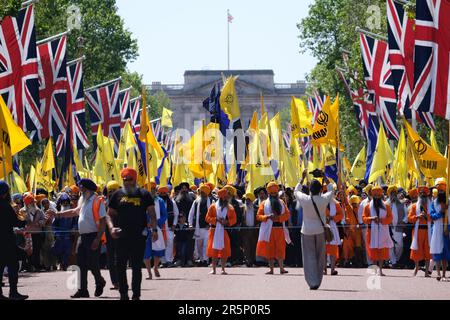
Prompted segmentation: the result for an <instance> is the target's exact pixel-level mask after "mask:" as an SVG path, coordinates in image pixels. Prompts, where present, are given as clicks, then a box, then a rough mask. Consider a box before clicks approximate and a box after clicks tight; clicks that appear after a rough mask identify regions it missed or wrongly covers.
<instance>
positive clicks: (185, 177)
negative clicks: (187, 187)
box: [172, 131, 194, 186]
mask: <svg viewBox="0 0 450 320" xmlns="http://www.w3.org/2000/svg"><path fill="white" fill-rule="evenodd" d="M180 139H181V138H180V135H179V133H178V131H177V135H176V139H175V146H174V152H173V162H172V163H173V174H172V185H174V186H178V185H179V184H180V183H182V182H188V183H189V184H192V183H193V182H194V176H193V175H192V173H191V171H190V170H189V167H188V165H187V164H186V163H185V160H186V161H187V159H185V155H184V154H185V153H186V152H188V151H189V149H188V148H187V147H186V146H185V145H184V144H182V143H181V141H180Z"/></svg>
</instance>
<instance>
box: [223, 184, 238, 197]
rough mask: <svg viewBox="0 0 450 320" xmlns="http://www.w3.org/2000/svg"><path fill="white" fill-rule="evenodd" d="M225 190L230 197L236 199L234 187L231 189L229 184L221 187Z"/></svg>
mask: <svg viewBox="0 0 450 320" xmlns="http://www.w3.org/2000/svg"><path fill="white" fill-rule="evenodd" d="M223 188H224V189H225V190H227V191H228V192H229V193H230V195H231V196H232V197H236V195H237V191H236V188H235V187H233V186H230V185H229V184H227V185H226V186H225V187H223Z"/></svg>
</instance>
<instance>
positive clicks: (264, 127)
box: [259, 112, 272, 164]
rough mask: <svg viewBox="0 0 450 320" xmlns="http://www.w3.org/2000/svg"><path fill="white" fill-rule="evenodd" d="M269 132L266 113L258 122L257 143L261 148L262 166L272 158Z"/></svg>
mask: <svg viewBox="0 0 450 320" xmlns="http://www.w3.org/2000/svg"><path fill="white" fill-rule="evenodd" d="M270 137H271V130H270V123H269V118H268V114H267V112H265V113H263V115H262V116H261V120H259V139H260V140H259V141H260V144H259V145H260V146H261V149H260V150H261V157H262V158H261V161H262V163H263V164H268V163H269V162H270V159H271V157H272V148H271V140H270Z"/></svg>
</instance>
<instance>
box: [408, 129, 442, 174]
mask: <svg viewBox="0 0 450 320" xmlns="http://www.w3.org/2000/svg"><path fill="white" fill-rule="evenodd" d="M403 123H404V125H405V128H406V132H407V134H408V140H409V141H410V142H411V147H412V150H413V153H414V157H415V158H416V160H417V162H418V164H419V167H420V171H421V172H422V174H423V175H424V176H425V178H441V177H445V176H446V169H447V159H446V158H445V157H444V156H443V155H442V154H440V153H439V152H438V151H436V150H434V149H433V148H432V147H431V146H430V145H429V144H428V143H426V142H425V140H423V139H422V138H421V137H420V136H419V135H418V134H417V132H415V131H414V129H413V128H412V127H411V126H410V125H409V123H408V121H406V120H403Z"/></svg>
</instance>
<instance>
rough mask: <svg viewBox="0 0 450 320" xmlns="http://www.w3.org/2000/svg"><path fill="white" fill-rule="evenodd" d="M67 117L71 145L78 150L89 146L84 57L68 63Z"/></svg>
mask: <svg viewBox="0 0 450 320" xmlns="http://www.w3.org/2000/svg"><path fill="white" fill-rule="evenodd" d="M67 76H68V82H67V85H68V90H67V117H66V122H67V124H68V128H70V136H71V145H75V146H76V148H77V150H81V149H87V148H89V140H88V137H87V135H86V109H85V107H84V106H85V101H84V92H83V59H77V60H74V61H72V62H69V63H68V65H67Z"/></svg>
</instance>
